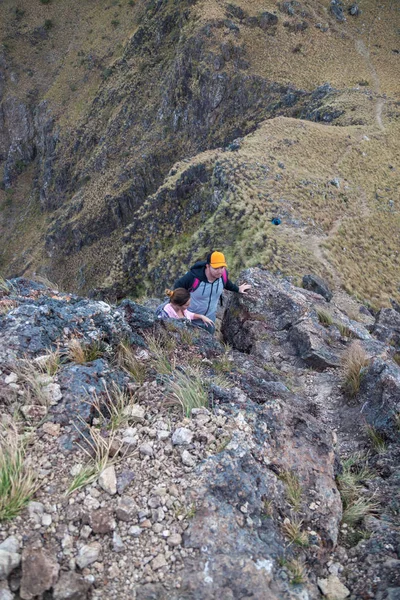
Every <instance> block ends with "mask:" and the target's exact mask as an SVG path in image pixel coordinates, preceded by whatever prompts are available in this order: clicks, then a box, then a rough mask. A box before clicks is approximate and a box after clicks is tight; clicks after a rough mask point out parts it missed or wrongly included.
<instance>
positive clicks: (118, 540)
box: [113, 531, 125, 552]
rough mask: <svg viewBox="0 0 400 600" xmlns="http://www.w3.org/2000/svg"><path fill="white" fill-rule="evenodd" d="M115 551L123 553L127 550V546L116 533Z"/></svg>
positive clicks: (114, 534) (114, 537) (114, 538)
mask: <svg viewBox="0 0 400 600" xmlns="http://www.w3.org/2000/svg"><path fill="white" fill-rule="evenodd" d="M113 550H114V552H123V551H124V550H125V544H124V542H123V541H122V539H121V536H120V535H119V534H118V533H117V532H116V531H114V533H113Z"/></svg>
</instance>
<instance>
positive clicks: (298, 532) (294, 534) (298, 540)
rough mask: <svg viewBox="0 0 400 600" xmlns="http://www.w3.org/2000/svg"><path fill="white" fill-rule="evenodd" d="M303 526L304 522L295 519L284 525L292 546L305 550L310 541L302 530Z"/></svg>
mask: <svg viewBox="0 0 400 600" xmlns="http://www.w3.org/2000/svg"><path fill="white" fill-rule="evenodd" d="M302 525H303V521H302V520H299V519H296V518H293V519H292V520H291V521H289V522H286V523H284V525H283V531H284V533H285V534H286V535H287V537H288V538H289V539H290V543H291V544H296V545H297V546H302V547H303V548H305V547H307V546H308V545H309V541H308V535H307V533H306V532H305V531H304V530H303V529H302Z"/></svg>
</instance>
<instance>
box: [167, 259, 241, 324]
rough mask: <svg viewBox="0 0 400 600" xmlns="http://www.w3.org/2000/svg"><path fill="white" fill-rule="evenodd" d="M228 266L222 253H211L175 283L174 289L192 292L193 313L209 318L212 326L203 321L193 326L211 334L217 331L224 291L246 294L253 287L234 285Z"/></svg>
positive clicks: (195, 322)
mask: <svg viewBox="0 0 400 600" xmlns="http://www.w3.org/2000/svg"><path fill="white" fill-rule="evenodd" d="M226 267H227V264H226V261H225V256H224V255H223V254H222V252H217V251H214V252H210V253H209V254H208V255H207V258H206V260H205V261H198V262H196V263H195V264H194V265H193V266H192V267H191V268H190V271H188V272H187V273H186V274H185V275H183V277H180V278H179V279H177V280H176V281H175V283H174V289H175V290H176V289H177V288H185V289H186V290H188V291H189V292H190V297H191V305H190V308H191V309H192V310H193V312H196V313H198V314H200V315H204V316H207V317H209V319H211V321H212V325H208V324H204V323H203V322H202V321H192V322H193V324H195V325H198V326H199V327H203V328H204V329H207V331H209V332H210V333H214V331H215V319H216V315H217V306H218V300H219V299H220V297H221V294H222V292H223V290H224V289H226V290H228V291H230V292H236V293H239V294H246V293H247V290H248V289H249V288H250V287H251V286H250V285H248V284H247V283H242V285H239V286H237V285H236V284H234V283H232V281H230V279H229V277H228V271H227V270H226Z"/></svg>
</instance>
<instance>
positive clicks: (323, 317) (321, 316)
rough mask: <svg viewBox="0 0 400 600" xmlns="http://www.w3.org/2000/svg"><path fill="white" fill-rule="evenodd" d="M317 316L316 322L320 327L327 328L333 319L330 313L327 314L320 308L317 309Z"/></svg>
mask: <svg viewBox="0 0 400 600" xmlns="http://www.w3.org/2000/svg"><path fill="white" fill-rule="evenodd" d="M317 315H318V321H319V322H320V323H321V325H323V326H324V327H329V325H332V324H333V317H332V315H331V314H330V313H328V312H327V311H326V310H323V309H321V308H318V309H317Z"/></svg>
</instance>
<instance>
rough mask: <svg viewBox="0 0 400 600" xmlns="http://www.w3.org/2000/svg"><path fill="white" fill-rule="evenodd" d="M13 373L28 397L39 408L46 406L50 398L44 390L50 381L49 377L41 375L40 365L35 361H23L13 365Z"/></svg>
mask: <svg viewBox="0 0 400 600" xmlns="http://www.w3.org/2000/svg"><path fill="white" fill-rule="evenodd" d="M15 372H16V373H17V375H18V379H19V381H20V382H21V384H22V385H23V386H24V387H25V390H26V392H27V394H28V397H30V398H31V399H32V401H34V402H36V403H38V404H40V405H41V406H48V405H49V401H50V398H49V395H48V393H47V392H46V390H45V388H46V386H47V385H48V384H49V383H50V381H51V380H49V378H50V376H49V377H46V375H45V374H44V373H43V370H42V369H41V367H40V365H39V364H38V363H37V362H36V361H33V360H30V359H23V360H20V361H19V362H18V363H17V364H16V365H15Z"/></svg>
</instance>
